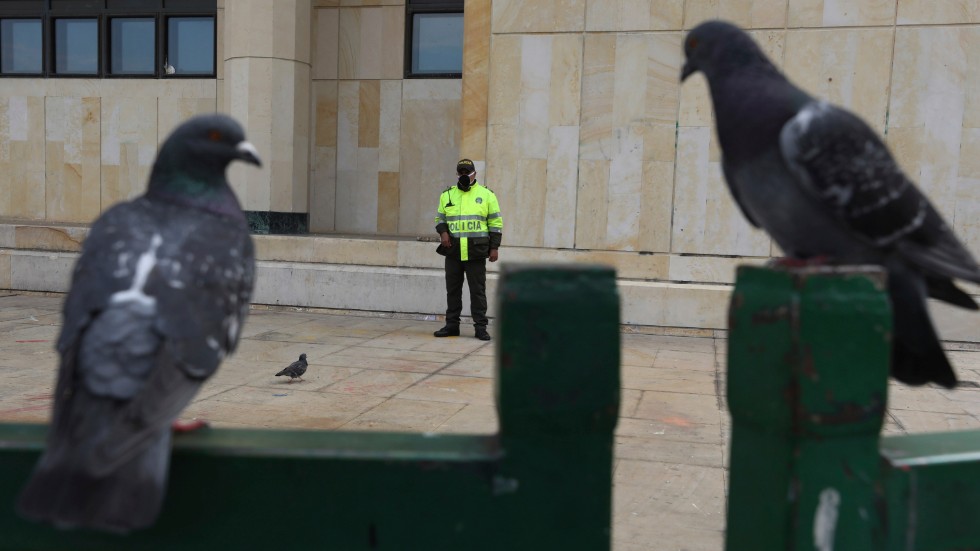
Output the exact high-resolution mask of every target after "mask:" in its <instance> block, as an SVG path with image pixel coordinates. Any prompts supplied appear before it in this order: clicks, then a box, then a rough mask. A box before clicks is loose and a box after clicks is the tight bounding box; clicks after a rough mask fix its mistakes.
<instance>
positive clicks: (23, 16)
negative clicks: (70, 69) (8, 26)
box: [0, 13, 48, 78]
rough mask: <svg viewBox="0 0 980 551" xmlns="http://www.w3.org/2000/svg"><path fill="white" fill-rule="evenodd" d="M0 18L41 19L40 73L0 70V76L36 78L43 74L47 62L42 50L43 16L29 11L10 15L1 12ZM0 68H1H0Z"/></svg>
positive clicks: (43, 49) (0, 44)
mask: <svg viewBox="0 0 980 551" xmlns="http://www.w3.org/2000/svg"><path fill="white" fill-rule="evenodd" d="M0 19H21V20H30V21H34V20H40V21H41V72H40V73H2V72H0V77H9V78H38V77H43V76H44V75H45V71H46V69H47V63H48V60H47V59H45V55H44V52H45V51H46V50H45V44H44V35H45V32H44V18H43V17H38V16H36V15H31V14H29V13H16V14H11V15H3V14H0ZM0 32H2V31H0ZM0 46H2V42H0ZM0 70H2V68H0Z"/></svg>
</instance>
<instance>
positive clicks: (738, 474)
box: [726, 267, 980, 551]
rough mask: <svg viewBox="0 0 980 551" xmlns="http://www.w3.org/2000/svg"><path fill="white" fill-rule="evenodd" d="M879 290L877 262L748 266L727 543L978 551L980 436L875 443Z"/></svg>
mask: <svg viewBox="0 0 980 551" xmlns="http://www.w3.org/2000/svg"><path fill="white" fill-rule="evenodd" d="M884 282H885V278H884V274H883V272H881V271H880V270H878V269H875V268H836V269H827V268H823V269H820V268H809V269H800V270H791V271H785V270H774V269H766V268H757V267H742V268H740V269H739V272H738V281H737V283H736V286H735V292H734V295H733V296H732V303H731V310H730V316H729V328H730V334H729V360H728V406H729V410H730V412H731V415H732V441H731V458H730V469H731V472H730V478H729V480H730V482H729V496H728V526H727V536H726V549H728V550H730V551H745V550H753V551H754V550H760V551H761V550H766V551H772V550H782V549H795V550H803V549H806V550H810V549H813V550H817V551H831V550H836V551H842V550H862V551H864V550H889V551H891V550H895V551H898V550H902V551H911V550H934V551H939V550H953V549H980V522H978V521H980V431H964V432H949V433H935V434H921V435H911V436H899V437H886V438H880V431H881V427H882V423H883V420H884V415H885V406H886V402H887V391H888V365H889V356H890V344H889V342H890V338H891V337H890V333H891V310H890V306H889V302H888V297H887V293H886V292H885V290H884Z"/></svg>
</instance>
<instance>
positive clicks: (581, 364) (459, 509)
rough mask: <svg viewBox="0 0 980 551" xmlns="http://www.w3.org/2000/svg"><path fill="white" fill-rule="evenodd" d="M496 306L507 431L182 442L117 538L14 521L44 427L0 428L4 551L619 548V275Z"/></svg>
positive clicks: (515, 285) (552, 271)
mask: <svg viewBox="0 0 980 551" xmlns="http://www.w3.org/2000/svg"><path fill="white" fill-rule="evenodd" d="M498 300H499V301H500V312H501V319H500V323H501V327H500V332H501V335H500V337H499V338H498V340H497V346H498V366H497V374H498V376H497V408H498V413H499V416H500V426H501V432H500V434H497V435H432V434H397V433H376V432H331V431H268V430H229V429H226V430H204V431H201V432H199V433H195V434H189V435H181V436H178V437H177V438H176V439H175V443H174V454H173V461H172V466H171V477H170V482H169V488H168V494H167V500H166V502H165V504H164V509H163V512H162V514H161V517H160V519H159V521H158V522H157V524H156V525H155V526H153V527H152V528H150V529H147V530H144V531H140V532H136V533H133V534H130V535H128V536H113V535H106V534H99V533H92V532H86V531H59V530H56V529H53V528H50V527H48V526H42V525H38V524H33V523H29V522H26V521H24V520H22V519H20V518H18V517H17V516H16V514H15V513H14V506H13V504H14V500H15V498H16V495H17V494H18V492H19V491H20V489H21V487H22V486H23V483H24V481H25V480H26V478H27V477H28V475H29V474H30V471H31V469H32V467H33V465H34V463H35V461H36V460H37V458H38V455H39V454H40V452H41V449H42V447H43V443H44V427H42V426H39V425H2V424H0V549H11V550H19V551H28V550H52V549H64V550H72V551H86V550H104V551H111V550H122V549H126V550H129V549H141V550H157V549H180V550H182V551H193V550H208V551H213V550H215V549H289V550H302V549H318V550H319V549H343V550H368V549H382V550H384V549H412V550H414V549H426V550H442V549H445V550H461V549H465V550H468V551H469V550H474V551H478V550H488V551H489V550H493V551H497V550H502V549H507V550H524V549H527V550H535V551H537V550H542V549H562V550H579V549H581V550H603V549H609V546H610V524H611V516H612V515H611V512H612V511H611V509H612V507H611V491H612V489H611V487H612V446H613V429H614V427H615V424H616V416H617V412H618V410H619V330H618V328H619V301H618V296H617V292H616V280H615V274H614V272H613V270H611V269H609V268H602V267H592V266H564V267H547V266H544V267H540V266H539V267H520V266H517V267H505V269H504V271H503V273H502V276H501V280H500V284H499V293H498Z"/></svg>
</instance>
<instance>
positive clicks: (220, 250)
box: [55, 199, 255, 473]
mask: <svg viewBox="0 0 980 551" xmlns="http://www.w3.org/2000/svg"><path fill="white" fill-rule="evenodd" d="M178 210H179V209H176V208H173V207H168V206H162V207H161V206H157V205H154V204H152V203H150V202H148V201H146V200H145V199H138V200H136V201H134V202H133V203H131V204H128V205H123V206H120V207H117V208H115V209H113V210H110V211H109V212H107V213H106V215H105V216H104V217H103V218H101V219H100V220H99V222H98V223H96V224H95V225H94V226H93V228H92V231H91V233H90V236H89V238H88V239H86V247H87V250H86V251H85V252H83V255H82V258H81V259H80V260H79V263H78V267H77V268H76V271H75V276H74V281H73V285H72V290H71V293H70V295H69V297H68V298H67V299H66V306H65V329H64V330H63V333H62V335H61V338H60V339H59V349H60V350H62V355H63V358H65V357H67V361H63V362H62V368H61V369H62V372H61V373H60V375H59V385H58V386H59V396H61V394H62V392H64V391H66V390H67V391H68V392H67V394H66V395H67V396H70V394H71V392H70V391H71V389H72V388H73V387H74V386H75V385H78V384H81V385H84V386H85V388H86V389H87V390H89V391H90V392H91V393H92V394H94V395H95V396H100V397H106V398H112V399H115V400H119V401H121V403H123V404H124V405H123V406H122V407H121V408H120V411H119V412H118V414H117V415H115V416H114V418H113V420H112V422H111V423H110V426H109V428H108V432H107V433H105V434H104V437H102V438H100V441H101V444H100V446H99V448H98V449H97V450H96V453H95V454H93V455H92V456H91V460H93V461H95V464H94V465H93V470H94V471H95V472H100V473H106V472H109V471H111V470H112V469H114V468H116V467H118V466H119V465H122V464H124V463H125V462H126V461H128V460H129V459H131V458H132V457H133V456H134V455H135V454H137V453H139V452H140V451H141V450H143V449H144V448H145V447H146V446H147V445H149V444H151V443H152V441H153V439H154V438H156V437H157V436H158V435H159V431H160V430H162V429H165V428H166V427H167V426H168V425H169V424H170V423H171V422H172V420H173V419H174V418H176V417H177V416H178V415H179V413H180V411H181V410H182V409H183V408H184V407H186V405H187V404H188V403H189V402H190V401H191V400H192V399H193V397H194V395H195V394H196V392H197V390H198V389H199V388H200V386H201V384H202V383H203V382H204V380H205V379H207V377H209V376H210V375H211V374H213V373H214V371H215V370H216V369H217V367H218V365H219V364H220V362H221V360H222V359H223V358H224V356H225V355H226V354H228V353H229V352H230V351H232V350H234V348H235V346H236V345H237V343H238V340H239V338H240V335H241V327H242V323H243V321H244V317H245V315H246V314H247V311H248V301H249V299H250V298H251V292H252V287H253V284H254V270H255V269H254V254H253V248H252V241H251V238H250V237H249V236H248V233H247V229H246V228H244V227H239V226H237V225H235V224H229V223H228V222H227V221H225V220H220V219H218V218H215V217H211V216H201V215H200V214H199V213H186V212H184V213H181V212H178ZM164 221H166V224H164ZM123 228H125V229H126V230H125V231H123ZM154 228H155V229H154ZM155 242H156V243H158V245H157V246H156V247H154V243H155ZM150 251H152V255H150V257H149V258H150V260H146V259H145V258H142V257H145V256H146V255H148V254H149V252H150ZM141 258H142V260H143V261H144V262H147V263H151V264H152V266H151V267H150V269H148V270H144V272H145V273H144V274H143V277H144V279H143V280H142V285H141V287H140V290H141V293H142V295H143V296H145V297H148V298H150V299H151V302H147V301H142V300H140V299H138V298H137V299H133V300H119V298H120V294H123V295H124V296H125V293H128V292H130V291H129V290H130V289H132V288H134V285H133V283H132V282H133V281H134V278H137V277H139V275H138V274H139V272H140V262H141ZM151 261H152V262H151ZM129 298H130V299H132V297H129ZM150 304H152V306H151V305H150ZM76 414H79V415H84V412H76ZM57 417H58V406H57V405H56V412H55V418H56V419H57Z"/></svg>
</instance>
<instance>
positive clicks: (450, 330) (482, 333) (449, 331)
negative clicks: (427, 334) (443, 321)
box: [432, 325, 490, 341]
mask: <svg viewBox="0 0 980 551" xmlns="http://www.w3.org/2000/svg"><path fill="white" fill-rule="evenodd" d="M432 334H433V335H434V336H436V337H458V336H459V326H458V325H447V326H445V327H443V328H442V329H440V330H438V331H436V332H435V333H432ZM476 338H478V339H480V340H481V341H488V340H490V333H487V328H486V327H481V326H479V325H478V326H477V327H476Z"/></svg>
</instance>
